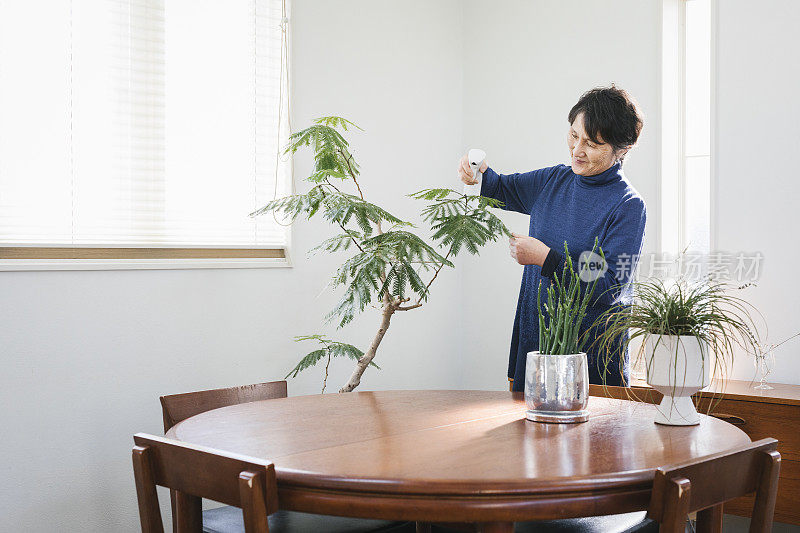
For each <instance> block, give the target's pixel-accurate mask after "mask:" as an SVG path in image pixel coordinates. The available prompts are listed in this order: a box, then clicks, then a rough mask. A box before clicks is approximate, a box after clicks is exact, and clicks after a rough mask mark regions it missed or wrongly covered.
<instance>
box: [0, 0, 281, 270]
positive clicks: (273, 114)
mask: <svg viewBox="0 0 800 533" xmlns="http://www.w3.org/2000/svg"><path fill="white" fill-rule="evenodd" d="M287 22H288V18H287V17H286V5H285V2H282V1H281V0H235V1H233V0H205V1H197V0H80V1H75V0H73V1H68V0H36V1H33V0H11V1H7V2H3V3H0V259H2V260H3V263H4V264H5V265H4V266H8V265H9V264H12V265H13V264H15V262H21V263H23V264H29V263H32V262H33V263H36V264H40V265H47V264H48V261H61V262H62V263H63V260H64V259H78V260H79V262H80V260H82V261H87V262H90V263H92V264H94V265H97V264H103V263H108V262H114V261H119V260H120V259H124V260H129V261H133V262H136V261H139V262H144V263H148V262H150V263H152V261H153V260H155V261H156V262H157V261H158V260H159V259H161V260H165V259H167V258H168V259H169V260H170V261H171V262H172V263H175V264H192V261H195V262H196V261H197V260H199V259H205V260H208V259H217V258H234V259H233V262H234V263H236V262H237V261H238V262H239V263H241V264H242V265H244V266H256V265H257V263H259V261H260V260H267V261H266V262H269V260H270V259H272V260H280V259H281V258H284V257H285V253H284V250H285V247H286V245H287V239H288V229H287V228H285V227H284V226H282V225H280V224H278V223H277V222H276V221H275V220H274V219H272V218H270V217H261V218H258V219H251V218H250V217H249V216H248V214H249V213H250V212H252V211H253V210H254V209H256V208H257V207H260V206H261V205H263V204H265V203H266V202H267V201H269V200H270V199H272V198H273V197H275V196H276V195H277V196H282V195H284V194H287V193H290V192H291V161H290V160H288V159H286V158H284V157H282V156H281V155H280V154H279V146H281V144H282V143H284V142H285V140H286V136H287V135H288V131H289V113H288V62H287V58H288V50H287V45H288V38H287V30H288V28H287V26H288V24H287ZM176 260H177V263H176ZM184 260H185V261H184ZM181 261H183V263H180V262H181ZM150 263H148V264H150ZM261 263H263V264H266V263H265V262H264V261H261Z"/></svg>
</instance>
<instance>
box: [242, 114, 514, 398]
mask: <svg viewBox="0 0 800 533" xmlns="http://www.w3.org/2000/svg"><path fill="white" fill-rule="evenodd" d="M349 128H358V126H356V125H355V124H353V123H352V122H350V121H348V120H346V119H344V118H341V117H335V116H330V117H321V118H318V119H316V120H315V121H314V123H313V124H312V125H310V126H309V127H307V128H305V129H303V130H301V131H298V132H296V133H293V134H292V135H291V136H290V137H289V145H288V147H287V148H286V152H287V153H295V152H297V151H298V150H300V149H302V148H311V149H312V150H313V152H314V162H315V165H314V171H313V172H312V174H311V175H310V176H308V177H307V178H306V181H307V182H308V183H309V184H310V186H311V187H310V189H309V190H308V192H305V193H302V194H294V195H291V196H285V197H283V198H276V199H275V200H272V201H271V202H269V203H267V204H266V205H265V206H264V207H262V208H261V209H258V210H257V211H254V212H253V213H251V216H258V215H262V214H265V213H276V214H281V215H283V216H284V217H285V218H286V219H288V220H289V221H290V222H294V221H295V220H296V219H297V218H299V217H303V218H306V219H311V218H313V217H315V216H319V215H322V217H323V218H324V219H325V220H326V221H327V222H329V223H330V224H331V226H333V227H334V228H335V229H336V230H337V233H336V235H334V236H333V237H331V238H329V239H327V240H325V241H323V242H322V243H321V244H320V245H318V246H317V247H316V248H314V249H313V250H312V251H313V252H324V253H341V252H349V254H350V257H349V258H348V259H346V260H345V261H344V262H343V263H342V265H341V266H340V267H339V269H338V270H337V271H336V273H335V274H334V276H333V278H332V280H331V285H332V286H334V287H344V291H343V294H342V297H341V299H340V300H339V302H338V304H336V306H335V307H334V308H333V310H331V311H330V312H329V313H328V315H327V317H326V318H327V320H328V321H329V322H332V323H334V324H336V326H337V329H338V328H342V327H344V326H346V325H347V324H349V323H350V322H351V321H352V320H353V319H354V318H355V317H356V315H358V314H359V313H361V312H362V311H364V310H365V309H366V308H367V307H368V306H370V305H371V304H377V305H376V307H378V308H379V309H380V314H381V317H380V323H379V326H378V328H377V331H376V333H375V335H374V336H373V337H372V339H371V340H370V342H369V343H368V347H367V349H366V351H362V350H361V349H359V348H357V347H356V346H353V345H351V344H347V343H344V342H339V341H335V340H333V339H330V338H329V337H327V336H326V335H323V334H313V335H302V336H296V337H295V340H296V341H311V342H314V343H316V345H317V346H318V348H317V349H315V350H313V351H311V352H310V353H308V354H307V355H306V356H304V357H303V358H302V359H300V361H299V362H298V363H297V365H296V366H295V367H294V368H293V369H292V370H291V371H290V372H289V374H288V375H287V376H286V377H287V378H288V377H289V376H297V374H298V373H299V372H301V371H303V370H305V369H307V368H309V367H311V366H314V365H316V364H317V363H319V362H320V361H325V378H324V380H323V385H322V392H325V386H326V384H327V379H328V365H329V364H330V361H331V358H332V357H343V358H349V359H351V360H354V361H355V367H354V369H353V372H352V374H351V375H350V378H349V379H348V380H347V382H346V383H345V384H344V385H343V386H342V387H341V388H340V389H339V392H351V391H353V390H354V389H355V388H356V387H358V386H359V384H360V383H361V377H362V376H363V375H364V372H365V371H366V369H367V368H368V367H370V366H371V367H376V368H377V365H376V364H375V362H374V359H375V356H376V355H377V352H378V348H379V346H380V345H381V342H383V339H384V336H385V335H386V332H387V330H388V329H389V326H390V325H391V320H392V318H393V317H394V316H395V315H397V314H402V313H404V312H410V311H414V310H417V309H420V308H422V306H423V305H424V303H425V302H426V301H427V299H428V297H429V295H430V288H431V285H432V284H433V282H434V281H435V280H436V279H437V276H438V275H439V272H441V270H442V269H443V268H444V267H451V268H452V267H453V263H452V261H451V259H453V258H454V257H456V256H457V255H458V254H459V253H460V252H463V251H464V250H466V251H468V252H470V253H471V254H477V253H478V251H479V249H480V248H481V247H482V246H484V245H485V244H486V243H488V242H490V241H495V240H497V239H498V238H499V237H500V236H502V235H507V236H511V232H510V231H509V230H508V228H506V226H505V225H504V224H503V222H502V221H501V220H500V219H499V218H498V217H497V216H496V215H494V214H493V213H491V212H490V211H489V208H490V207H499V206H501V205H502V203H501V202H499V201H497V200H494V199H492V198H486V197H484V196H480V195H470V194H462V193H461V192H459V191H456V190H453V189H425V190H422V191H418V192H416V193H413V194H410V195H409V196H411V197H412V198H415V199H418V200H425V201H428V202H429V203H428V205H427V206H426V207H425V208H424V209H423V210H422V219H423V220H424V221H425V222H427V223H428V224H430V229H431V232H432V236H431V240H432V241H433V243H429V242H426V240H425V239H423V238H422V237H420V236H418V235H416V234H415V233H414V232H413V231H412V228H413V224H411V223H409V222H407V221H405V220H402V219H401V218H399V217H397V216H395V215H393V214H391V213H389V212H388V211H387V210H385V209H383V208H382V207H380V206H378V205H376V204H374V203H372V202H369V201H368V200H367V196H366V195H365V194H364V188H362V186H361V182H360V180H361V176H360V169H359V166H358V164H357V163H356V161H355V158H354V157H353V154H352V153H351V151H350V145H349V143H348V142H347V140H346V139H345V138H344V136H343V135H342V132H344V131H347V130H348V129H349ZM358 129H361V128H358ZM347 186H349V189H350V192H347V188H346V187H347ZM440 251H441V252H442V253H440ZM425 277H427V278H428V279H427V281H426V279H424V278H425Z"/></svg>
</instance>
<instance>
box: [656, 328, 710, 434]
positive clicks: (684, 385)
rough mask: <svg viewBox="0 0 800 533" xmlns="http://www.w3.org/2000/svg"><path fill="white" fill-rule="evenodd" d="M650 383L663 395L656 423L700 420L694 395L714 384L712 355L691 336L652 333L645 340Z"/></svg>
mask: <svg viewBox="0 0 800 533" xmlns="http://www.w3.org/2000/svg"><path fill="white" fill-rule="evenodd" d="M645 347H646V352H645V353H646V357H647V359H646V361H647V383H648V384H649V385H650V386H651V387H653V388H654V389H655V390H657V391H659V392H660V393H662V394H663V395H664V399H663V400H661V403H660V404H659V405H658V406H657V409H658V411H657V413H656V418H655V422H656V423H657V424H667V425H670V426H692V425H695V424H699V423H700V418H701V417H700V415H699V414H698V413H697V410H696V409H695V408H694V403H693V402H692V394H694V393H696V392H697V391H699V390H700V389H703V388H705V387H707V386H708V385H709V384H710V383H711V373H712V369H713V366H712V364H711V359H712V357H713V355H712V354H711V353H710V351H709V350H708V347H707V346H705V345H701V344H700V342H699V341H698V340H697V337H694V336H692V335H650V336H649V337H648V338H647V340H646V341H645Z"/></svg>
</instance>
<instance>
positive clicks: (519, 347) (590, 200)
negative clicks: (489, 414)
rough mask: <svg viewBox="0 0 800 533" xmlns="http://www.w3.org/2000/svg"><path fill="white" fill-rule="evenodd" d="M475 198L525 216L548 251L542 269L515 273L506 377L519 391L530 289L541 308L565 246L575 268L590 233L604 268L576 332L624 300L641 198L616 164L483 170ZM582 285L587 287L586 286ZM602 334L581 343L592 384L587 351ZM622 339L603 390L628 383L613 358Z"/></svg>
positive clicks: (637, 240)
mask: <svg viewBox="0 0 800 533" xmlns="http://www.w3.org/2000/svg"><path fill="white" fill-rule="evenodd" d="M481 194H482V195H483V196H488V197H490V198H496V199H497V200H500V201H501V202H503V203H504V207H503V208H504V209H505V210H507V211H517V212H519V213H524V214H526V215H530V217H531V221H530V230H529V235H530V236H531V237H535V238H537V239H539V240H540V241H542V242H543V243H544V244H546V245H547V246H549V247H550V249H551V251H550V253H549V255H548V257H547V260H545V262H544V265H543V266H542V267H539V266H538V265H525V269H524V273H523V275H522V286H521V287H520V291H519V301H518V302H517V314H516V317H515V318H514V330H513V332H512V335H511V351H510V355H509V362H508V377H509V378H513V379H514V390H515V391H521V390H523V389H524V384H525V362H526V360H527V354H528V352H530V351H533V350H538V349H539V318H538V310H537V303H536V294H537V287H538V285H539V281H540V280H541V281H542V289H541V290H542V305H544V303H545V302H546V301H547V292H546V288H547V287H548V286H549V284H550V280H551V279H552V277H553V275H554V274H555V273H559V274H560V273H561V270H562V268H563V267H564V260H565V257H564V241H566V242H567V246H568V247H569V254H570V256H571V257H572V261H573V265H574V266H575V268H576V270H577V267H578V256H580V254H581V252H583V251H591V250H592V246H593V245H594V239H595V236H596V237H598V239H599V244H600V246H601V247H602V248H603V252H604V253H605V257H606V261H607V264H608V270H607V271H606V272H605V274H604V275H603V277H601V278H599V279H598V281H597V285H596V286H595V290H594V293H593V297H592V300H590V305H589V307H588V308H587V312H586V316H585V318H584V320H583V324H582V327H581V330H580V333H581V334H583V333H584V332H585V331H587V330H588V329H589V328H590V326H591V325H592V324H593V323H594V321H595V319H596V318H597V316H598V315H600V314H601V313H602V312H603V311H605V310H607V309H608V308H609V307H611V306H612V305H614V304H623V305H627V304H629V303H630V301H631V297H632V294H631V285H630V282H631V280H632V275H633V272H634V270H635V268H636V265H637V263H638V258H639V255H640V254H641V250H642V242H643V240H644V227H645V220H646V217H647V210H646V207H645V203H644V200H643V199H642V197H641V196H640V195H639V193H638V192H637V191H636V189H634V188H633V186H632V185H631V184H630V182H629V181H628V180H627V179H626V178H625V176H624V174H623V173H622V168H621V165H620V163H616V164H615V165H613V166H612V167H611V168H609V169H608V170H606V171H605V172H602V173H601V174H597V175H595V176H581V175H579V174H575V173H574V172H572V168H571V167H568V166H566V165H556V166H554V167H549V168H542V169H539V170H534V171H532V172H525V173H521V174H519V173H518V174H498V173H496V172H495V171H494V170H492V169H491V168H488V169H487V170H486V172H484V174H483V183H482V185H481ZM581 285H582V288H585V287H586V284H585V283H581ZM601 332H602V331H601V330H599V329H598V327H595V328H593V329H592V330H591V331H589V333H588V334H587V335H586V338H587V340H586V344H585V345H584V346H583V349H584V351H586V353H587V356H588V360H589V381H590V382H592V383H601V382H602V377H601V372H603V370H602V366H603V365H602V364H601V360H600V359H599V358H598V355H599V354H598V347H597V345H595V346H594V347H591V345H592V343H593V342H594V341H595V340H596V338H597V336H598V335H599V334H600V333H601ZM621 341H622V339H621V338H620V339H617V344H616V350H615V351H616V353H615V360H614V361H613V362H612V363H611V364H610V365H609V366H608V370H607V371H605V372H606V380H605V381H606V383H608V384H609V385H618V384H620V382H621V378H622V374H624V377H625V379H626V380H627V378H628V354H627V352H626V353H624V354H622V353H620V350H619V348H620V343H621ZM620 360H621V362H622V365H621V366H620ZM621 368H622V370H620V369H621ZM620 372H622V374H621V373H620Z"/></svg>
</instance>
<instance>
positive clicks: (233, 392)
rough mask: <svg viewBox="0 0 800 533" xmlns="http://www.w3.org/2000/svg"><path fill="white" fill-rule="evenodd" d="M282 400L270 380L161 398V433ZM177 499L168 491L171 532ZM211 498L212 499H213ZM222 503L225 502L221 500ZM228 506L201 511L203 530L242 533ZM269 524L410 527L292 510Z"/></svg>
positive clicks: (277, 384) (282, 527)
mask: <svg viewBox="0 0 800 533" xmlns="http://www.w3.org/2000/svg"><path fill="white" fill-rule="evenodd" d="M286 397H287V387H286V381H271V382H268V383H257V384H255V385H242V386H240V387H230V388H227V389H212V390H204V391H198V392H187V393H183V394H172V395H169V396H161V398H160V400H161V411H162V415H163V418H164V432H165V433H166V432H167V431H169V430H170V428H172V426H174V425H175V424H177V423H179V422H182V421H184V420H186V419H187V418H189V417H192V416H195V415H198V414H200V413H204V412H206V411H210V410H212V409H219V408H220V407H227V406H229V405H238V404H241V403H247V402H257V401H261V400H272V399H276V398H286ZM177 498H178V495H177V491H175V490H172V491H170V501H171V504H172V527H173V531H179V529H178V523H177V518H178V515H179V514H180V511H179V510H178V509H177V507H178V505H177ZM211 499H212V500H214V498H211ZM217 501H220V500H217ZM222 503H226V502H224V501H223V502H222ZM230 505H233V504H229V506H227V507H217V508H214V509H208V510H206V511H203V512H202V523H203V524H204V525H203V531H205V532H207V533H233V532H239V531H243V529H242V527H243V522H242V512H241V511H240V510H239V509H237V508H236V507H240V506H232V507H231V506H230ZM245 521H246V516H245ZM269 522H270V524H272V526H271V527H272V529H273V530H277V531H320V532H329V533H345V532H347V533H355V532H364V533H368V532H378V531H403V530H405V529H406V528H408V527H410V526H409V525H408V524H406V523H403V522H389V521H384V520H362V519H357V518H342V517H331V516H325V515H316V514H310V513H297V512H293V511H277V512H274V513H272V514H271V516H270V518H269ZM245 527H246V526H245ZM259 531H260V530H259Z"/></svg>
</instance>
